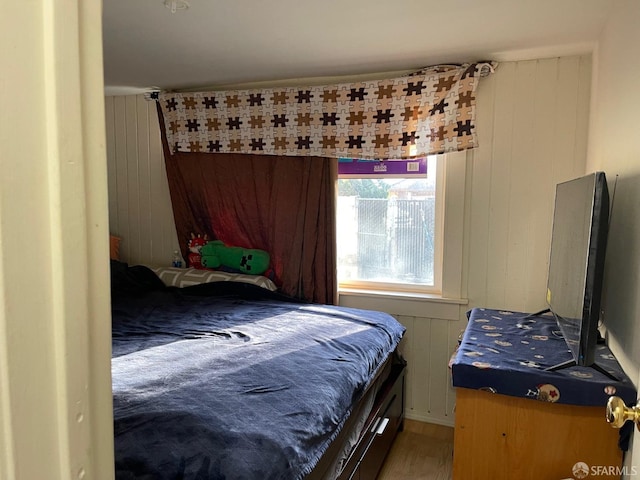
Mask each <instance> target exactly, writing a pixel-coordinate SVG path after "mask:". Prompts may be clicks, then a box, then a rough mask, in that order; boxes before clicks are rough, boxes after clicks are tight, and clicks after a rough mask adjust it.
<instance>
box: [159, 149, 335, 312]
mask: <svg viewBox="0 0 640 480" xmlns="http://www.w3.org/2000/svg"><path fill="white" fill-rule="evenodd" d="M165 161H166V169H167V177H168V180H169V190H170V192H171V202H172V205H173V213H174V217H175V222H176V229H177V232H178V237H179V241H180V246H181V248H182V251H183V253H184V254H185V255H184V257H185V258H186V253H187V246H186V243H187V240H188V239H189V236H190V234H191V233H192V232H193V233H195V234H198V233H201V234H205V233H206V234H208V235H209V237H210V238H216V239H219V240H222V241H223V242H225V243H226V244H228V245H235V246H240V247H244V248H257V249H261V250H265V251H267V252H269V254H270V256H271V266H272V268H273V270H274V272H275V276H276V282H277V283H280V289H281V291H282V293H285V294H287V295H291V296H294V297H297V298H301V299H304V300H307V301H312V302H317V303H326V304H335V303H336V302H337V279H336V267H335V198H336V197H335V195H336V191H335V188H336V187H335V182H336V170H337V161H336V160H335V159H327V158H320V157H286V156H271V155H246V154H210V153H173V154H172V153H170V152H169V151H168V148H167V147H166V142H165Z"/></svg>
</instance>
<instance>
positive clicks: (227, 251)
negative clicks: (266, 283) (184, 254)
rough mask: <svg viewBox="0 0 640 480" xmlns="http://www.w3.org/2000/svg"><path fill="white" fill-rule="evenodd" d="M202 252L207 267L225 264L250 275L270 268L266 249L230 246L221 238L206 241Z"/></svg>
mask: <svg viewBox="0 0 640 480" xmlns="http://www.w3.org/2000/svg"><path fill="white" fill-rule="evenodd" d="M200 254H201V255H202V265H203V266H204V267H207V268H220V266H224V267H228V268H233V269H234V270H238V271H240V272H242V273H248V274H250V275H262V274H263V273H264V272H266V271H267V269H268V268H269V260H270V258H269V254H268V253H267V252H265V251H264V250H255V249H246V248H242V247H228V246H226V245H225V244H224V243H223V242H222V241H221V240H214V241H211V242H208V243H206V244H205V245H203V246H202V248H201V249H200Z"/></svg>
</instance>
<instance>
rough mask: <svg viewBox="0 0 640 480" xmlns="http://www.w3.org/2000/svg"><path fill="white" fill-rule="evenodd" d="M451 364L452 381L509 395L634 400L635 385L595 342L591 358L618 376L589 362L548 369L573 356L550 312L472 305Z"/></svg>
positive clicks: (580, 401) (590, 401)
mask: <svg viewBox="0 0 640 480" xmlns="http://www.w3.org/2000/svg"><path fill="white" fill-rule="evenodd" d="M467 316H468V317H469V323H468V325H467V329H466V330H465V332H464V335H463V337H462V342H461V344H460V346H459V348H458V351H457V352H456V354H455V357H454V359H453V362H452V365H451V368H452V376H453V385H454V386H456V387H465V388H471V389H478V390H486V391H489V392H493V393H500V394H503V395H509V396H513V397H523V398H531V399H537V400H542V401H547V402H557V403H565V404H569V405H590V406H601V407H604V406H605V405H606V403H607V400H608V399H609V396H611V395H617V396H619V397H621V398H622V399H623V400H624V401H625V402H626V403H627V404H635V402H636V390H635V388H634V386H633V384H632V383H631V381H630V380H629V378H628V377H627V375H626V374H625V373H624V371H623V370H622V368H621V367H620V365H619V364H618V362H617V360H616V358H615V357H614V356H613V354H612V353H611V350H609V348H608V347H607V346H606V345H604V344H598V345H597V351H596V354H595V361H596V364H598V365H599V366H600V367H602V368H603V369H604V370H605V371H607V372H609V373H611V374H612V375H613V376H614V377H615V378H617V379H619V381H614V380H611V379H610V378H608V377H607V376H606V375H604V374H602V373H600V372H598V371H597V370H595V369H593V368H591V367H578V366H573V367H569V368H565V369H562V370H557V371H547V370H546V369H547V368H549V367H552V366H554V365H558V364H560V363H563V362H566V361H569V360H571V359H572V355H571V351H570V350H569V349H568V347H567V345H566V343H565V341H564V338H563V337H562V334H561V332H560V329H559V328H558V326H557V324H556V321H555V319H554V318H553V317H552V316H549V315H541V316H533V317H532V316H530V315H529V314H526V313H519V312H506V311H498V310H489V309H484V308H474V309H473V310H471V311H470V312H468V313H467Z"/></svg>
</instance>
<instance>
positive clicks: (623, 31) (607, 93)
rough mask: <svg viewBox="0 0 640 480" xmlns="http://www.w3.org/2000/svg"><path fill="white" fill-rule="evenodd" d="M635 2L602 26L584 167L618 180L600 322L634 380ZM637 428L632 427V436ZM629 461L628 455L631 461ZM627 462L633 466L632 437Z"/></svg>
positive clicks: (639, 302) (626, 1)
mask: <svg viewBox="0 0 640 480" xmlns="http://www.w3.org/2000/svg"><path fill="white" fill-rule="evenodd" d="M638 25H640V2H637V1H636V0H621V1H617V2H615V6H614V9H613V11H612V13H611V16H610V17H609V20H608V23H607V25H606V27H605V28H604V30H603V32H602V34H601V37H600V41H599V45H598V52H597V55H596V60H595V63H594V89H593V100H592V103H593V113H592V123H591V127H590V135H589V137H590V138H589V157H588V158H589V163H588V165H589V168H590V169H592V170H596V169H597V170H603V171H605V172H606V174H607V177H608V180H609V187H610V192H612V191H613V184H614V182H615V176H616V175H618V183H617V188H616V191H615V199H614V203H613V209H612V218H611V224H610V231H609V239H608V245H607V258H606V261H605V292H604V298H603V310H604V322H605V325H606V326H607V331H608V339H609V344H610V345H611V347H612V350H613V351H614V353H615V355H616V357H617V358H618V360H619V361H620V362H621V363H622V366H623V368H624V369H625V371H626V372H627V373H628V374H629V376H630V377H631V379H632V381H634V382H635V385H636V387H637V386H638V385H640V378H638V377H639V375H640V320H639V319H640V139H639V134H640V88H639V87H638V84H639V81H640V55H638V46H640V30H639V29H638ZM637 434H638V432H637V431H636V432H635V435H637ZM634 459H635V460H634ZM626 463H627V465H632V464H635V465H640V442H639V441H638V440H637V438H636V439H635V441H634V447H633V451H632V455H631V456H629V457H627V459H626Z"/></svg>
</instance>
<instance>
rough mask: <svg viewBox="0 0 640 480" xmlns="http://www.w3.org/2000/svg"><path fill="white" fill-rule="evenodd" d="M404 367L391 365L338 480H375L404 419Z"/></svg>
mask: <svg viewBox="0 0 640 480" xmlns="http://www.w3.org/2000/svg"><path fill="white" fill-rule="evenodd" d="M404 378H405V367H404V365H394V367H393V370H392V373H391V375H390V377H389V380H388V382H387V383H386V384H385V386H384V387H383V389H382V390H381V391H380V394H379V395H378V398H377V399H376V404H375V407H374V410H373V412H372V415H371V416H370V417H369V421H368V423H367V428H366V430H365V431H364V433H363V434H362V437H361V438H360V441H359V443H358V446H357V447H356V448H355V450H354V452H353V454H352V456H351V458H350V460H349V464H348V468H347V469H345V472H343V475H342V476H341V477H340V478H341V479H348V480H365V479H366V480H372V479H374V478H376V476H377V475H378V472H379V471H380V468H381V467H382V463H383V462H384V459H385V457H386V455H387V453H388V452H389V449H390V448H391V444H392V443H393V440H394V439H395V437H396V435H397V433H398V431H399V430H401V429H402V421H403V419H404Z"/></svg>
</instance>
